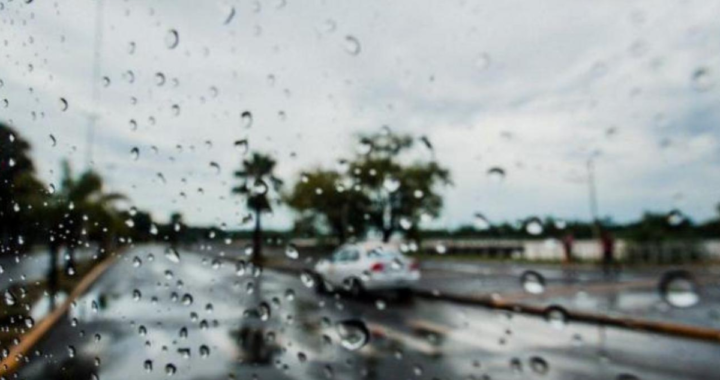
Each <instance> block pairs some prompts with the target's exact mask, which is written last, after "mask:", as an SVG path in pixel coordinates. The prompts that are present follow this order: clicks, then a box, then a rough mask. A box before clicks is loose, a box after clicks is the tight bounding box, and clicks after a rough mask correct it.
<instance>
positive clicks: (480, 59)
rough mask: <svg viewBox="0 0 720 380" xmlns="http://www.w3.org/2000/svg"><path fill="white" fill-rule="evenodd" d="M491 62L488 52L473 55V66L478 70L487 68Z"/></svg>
mask: <svg viewBox="0 0 720 380" xmlns="http://www.w3.org/2000/svg"><path fill="white" fill-rule="evenodd" d="M491 63H492V60H491V59H490V54H488V53H480V54H479V55H478V56H477V57H475V62H474V64H475V68H476V69H477V70H479V71H485V70H487V69H488V68H489V67H490V64H491Z"/></svg>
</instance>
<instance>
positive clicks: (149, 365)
mask: <svg viewBox="0 0 720 380" xmlns="http://www.w3.org/2000/svg"><path fill="white" fill-rule="evenodd" d="M143 369H145V372H152V370H153V362H152V360H150V359H148V360H145V363H143Z"/></svg>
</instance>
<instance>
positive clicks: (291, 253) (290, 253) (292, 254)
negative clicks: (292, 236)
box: [285, 243, 300, 260]
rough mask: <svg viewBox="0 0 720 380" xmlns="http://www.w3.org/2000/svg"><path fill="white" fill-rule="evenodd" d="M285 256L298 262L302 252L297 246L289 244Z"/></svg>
mask: <svg viewBox="0 0 720 380" xmlns="http://www.w3.org/2000/svg"><path fill="white" fill-rule="evenodd" d="M285 256H287V257H288V258H290V259H292V260H297V259H298V258H299V257H300V252H299V251H298V249H297V247H296V246H295V244H292V243H290V244H288V245H287V247H285Z"/></svg>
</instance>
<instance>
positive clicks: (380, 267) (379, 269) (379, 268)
mask: <svg viewBox="0 0 720 380" xmlns="http://www.w3.org/2000/svg"><path fill="white" fill-rule="evenodd" d="M383 269H385V266H384V265H383V264H382V263H375V264H373V265H372V266H370V270H371V271H373V272H382V271H383Z"/></svg>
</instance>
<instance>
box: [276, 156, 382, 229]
mask: <svg viewBox="0 0 720 380" xmlns="http://www.w3.org/2000/svg"><path fill="white" fill-rule="evenodd" d="M347 182H348V181H347V178H343V176H342V175H341V174H340V173H338V172H336V171H332V170H323V169H315V170H312V171H310V172H307V173H304V174H303V175H302V177H301V180H300V181H298V182H296V183H295V186H294V187H293V189H292V191H291V192H290V193H289V194H287V195H286V196H285V202H286V203H287V204H288V205H289V206H290V207H292V208H293V209H295V210H296V211H297V212H298V213H299V214H300V215H299V219H298V222H297V223H296V227H298V226H300V227H305V228H306V229H308V230H311V231H312V232H315V233H317V232H330V233H332V234H333V235H334V236H335V237H337V239H338V240H339V241H340V242H344V241H345V240H347V238H348V237H349V236H362V235H363V234H364V233H365V230H366V229H367V221H366V218H365V216H366V215H367V212H368V210H369V209H370V199H369V198H368V197H367V196H366V195H365V194H364V193H363V192H361V191H358V190H356V189H355V188H354V187H353V186H348V183H347Z"/></svg>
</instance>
